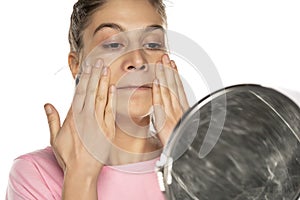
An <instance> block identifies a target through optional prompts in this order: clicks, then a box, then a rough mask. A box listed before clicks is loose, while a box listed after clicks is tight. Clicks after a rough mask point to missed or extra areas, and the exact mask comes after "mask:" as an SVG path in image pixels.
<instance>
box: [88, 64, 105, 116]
mask: <svg viewBox="0 0 300 200" xmlns="http://www.w3.org/2000/svg"><path fill="white" fill-rule="evenodd" d="M102 66H103V62H102V60H98V61H97V63H96V64H95V66H94V67H93V68H92V72H91V76H90V79H89V83H88V86H87V89H86V97H85V100H84V108H83V109H84V110H86V111H87V112H90V113H91V112H94V110H95V103H96V94H97V88H98V85H99V79H100V74H101V69H102Z"/></svg>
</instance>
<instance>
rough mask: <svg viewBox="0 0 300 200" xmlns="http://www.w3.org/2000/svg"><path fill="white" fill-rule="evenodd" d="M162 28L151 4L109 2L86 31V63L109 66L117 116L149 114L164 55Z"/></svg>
mask: <svg viewBox="0 0 300 200" xmlns="http://www.w3.org/2000/svg"><path fill="white" fill-rule="evenodd" d="M163 27H164V24H163V20H162V18H161V16H160V15H159V14H158V13H157V12H156V10H155V8H154V7H153V6H152V5H151V4H150V3H149V2H148V0H109V1H107V3H106V4H104V6H102V7H101V8H100V9H99V10H98V11H97V12H95V13H94V14H93V15H92V18H91V23H90V24H89V26H88V27H87V28H86V29H85V30H84V32H83V44H84V45H83V49H82V51H83V52H82V53H83V60H84V59H86V60H87V59H90V60H93V59H95V58H97V59H98V58H101V59H102V60H103V61H104V65H105V66H109V68H110V70H111V78H110V83H111V84H114V85H115V86H116V88H117V113H118V114H125V115H126V114H130V116H131V117H132V118H139V117H143V116H145V115H147V113H148V112H149V109H150V107H151V106H152V82H153V79H154V78H155V72H154V66H155V63H156V62H158V61H160V60H161V57H162V55H163V54H164V53H165V50H164V47H165V34H164V29H163ZM161 48H163V49H161ZM83 60H81V61H80V63H81V62H82V61H83ZM92 62H96V61H95V60H93V61H92Z"/></svg>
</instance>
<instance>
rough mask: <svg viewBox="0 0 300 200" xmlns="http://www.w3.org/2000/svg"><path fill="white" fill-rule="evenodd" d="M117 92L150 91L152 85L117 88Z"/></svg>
mask: <svg viewBox="0 0 300 200" xmlns="http://www.w3.org/2000/svg"><path fill="white" fill-rule="evenodd" d="M117 89H119V90H151V89H152V85H150V84H146V85H138V86H137V85H126V86H119V87H117Z"/></svg>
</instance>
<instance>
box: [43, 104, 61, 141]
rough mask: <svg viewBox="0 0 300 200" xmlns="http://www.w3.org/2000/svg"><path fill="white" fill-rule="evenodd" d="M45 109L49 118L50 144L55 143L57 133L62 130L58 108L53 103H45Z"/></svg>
mask: <svg viewBox="0 0 300 200" xmlns="http://www.w3.org/2000/svg"><path fill="white" fill-rule="evenodd" d="M44 109H45V112H46V115H47V119H48V125H49V129H50V144H51V145H53V144H54V141H55V138H56V136H57V133H58V132H59V130H60V118H59V114H58V112H57V110H56V109H55V108H54V106H53V105H51V104H45V105H44Z"/></svg>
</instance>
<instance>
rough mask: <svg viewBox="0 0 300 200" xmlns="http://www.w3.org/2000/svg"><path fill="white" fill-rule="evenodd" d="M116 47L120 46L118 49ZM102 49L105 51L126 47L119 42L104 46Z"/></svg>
mask: <svg viewBox="0 0 300 200" xmlns="http://www.w3.org/2000/svg"><path fill="white" fill-rule="evenodd" d="M115 45H118V47H115ZM102 47H103V48H104V49H120V48H122V47H124V45H123V44H121V43H118V42H112V43H107V44H103V45H102Z"/></svg>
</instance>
